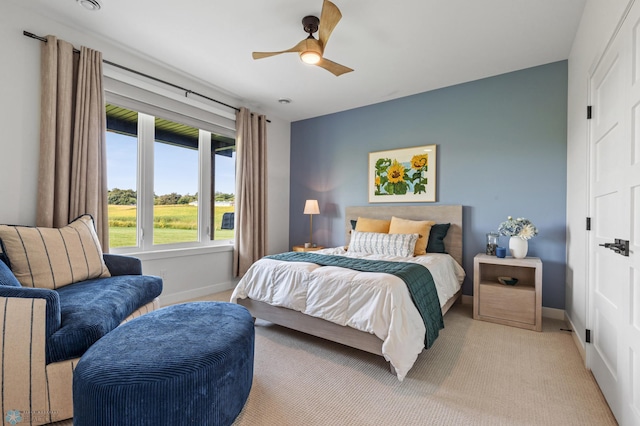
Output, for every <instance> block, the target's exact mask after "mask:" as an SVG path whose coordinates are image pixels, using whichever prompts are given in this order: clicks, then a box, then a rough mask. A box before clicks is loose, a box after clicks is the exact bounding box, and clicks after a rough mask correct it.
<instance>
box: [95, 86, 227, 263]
mask: <svg viewBox="0 0 640 426" xmlns="http://www.w3.org/2000/svg"><path fill="white" fill-rule="evenodd" d="M107 99H108V100H109V97H108V98H107ZM124 103H126V102H124ZM136 109H138V108H136ZM136 109H133V108H127V107H125V106H120V105H117V104H116V103H108V104H107V105H106V113H107V185H108V190H109V246H110V247H111V248H116V249H118V248H119V249H122V250H124V251H127V250H129V251H131V249H137V250H158V249H163V248H179V247H191V246H196V245H206V244H211V242H212V241H214V242H215V241H218V242H219V241H227V242H228V241H229V240H233V238H234V229H233V214H234V204H235V203H234V202H235V198H234V193H235V140H234V139H233V138H231V137H230V136H229V135H228V134H227V135H223V134H218V133H215V132H212V131H210V130H206V129H203V128H202V127H207V123H202V122H199V120H197V119H191V118H190V117H186V116H181V115H180V114H175V113H172V112H171V111H166V112H165V114H161V113H162V112H163V111H161V110H159V109H158V108H155V109H154V110H152V111H151V112H153V113H154V114H155V115H150V114H148V113H146V112H142V111H137V110H136ZM140 109H142V108H140ZM227 133H228V132H227Z"/></svg>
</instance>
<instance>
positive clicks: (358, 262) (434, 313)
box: [266, 252, 444, 348]
mask: <svg viewBox="0 0 640 426" xmlns="http://www.w3.org/2000/svg"><path fill="white" fill-rule="evenodd" d="M266 258H267V259H274V260H282V261H287V262H309V263H315V264H316V265H320V266H338V267H341V268H348V269H353V270H355V271H360V272H383V273H386V274H392V275H395V276H397V277H398V278H401V279H402V280H403V281H404V282H405V284H406V285H407V288H408V289H409V293H410V294H411V298H412V299H413V303H414V305H415V306H416V308H418V311H419V312H420V315H421V316H422V320H423V321H424V325H425V327H426V329H427V332H426V335H425V339H424V345H425V347H426V348H430V347H431V345H432V344H433V342H434V341H435V340H436V338H437V337H438V333H439V331H440V330H441V329H443V328H444V321H443V319H442V309H440V301H439V299H438V292H437V291H436V286H435V283H434V281H433V277H432V276H431V272H429V269H427V267H426V266H424V265H420V264H418V263H408V262H388V261H384V260H368V259H354V258H349V257H344V256H329V255H324V254H316V253H306V252H289V253H281V254H275V255H272V256H266Z"/></svg>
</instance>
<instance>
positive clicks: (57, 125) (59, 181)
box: [36, 36, 109, 252]
mask: <svg viewBox="0 0 640 426" xmlns="http://www.w3.org/2000/svg"><path fill="white" fill-rule="evenodd" d="M41 68H42V69H41V90H42V94H41V118H40V164H39V174H38V207H37V208H38V211H37V215H36V222H37V225H38V226H46V227H55V228H59V227H63V226H65V225H67V224H68V223H69V222H70V221H71V220H73V219H75V218H76V217H78V216H80V215H82V214H85V213H89V214H90V215H92V216H93V218H94V220H95V224H96V231H97V234H98V238H99V239H100V242H101V243H102V247H103V251H105V252H107V251H108V242H109V224H108V221H107V181H106V179H107V178H106V117H105V109H104V90H103V84H102V54H101V53H100V52H96V51H94V50H91V49H87V48H86V47H82V48H81V50H80V54H79V55H74V53H73V46H72V45H71V44H69V43H67V42H65V41H63V40H57V39H56V37H53V36H47V42H46V43H44V44H43V46H42V65H41Z"/></svg>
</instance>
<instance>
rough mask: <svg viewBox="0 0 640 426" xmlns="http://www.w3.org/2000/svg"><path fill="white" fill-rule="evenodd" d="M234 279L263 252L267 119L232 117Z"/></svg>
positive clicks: (245, 112) (244, 113) (243, 112)
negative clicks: (234, 179)
mask: <svg viewBox="0 0 640 426" xmlns="http://www.w3.org/2000/svg"><path fill="white" fill-rule="evenodd" d="M236 133H237V134H236V207H235V221H236V223H235V229H236V232H235V247H234V256H233V272H234V276H236V277H241V276H243V275H244V274H245V273H246V272H247V270H248V269H249V267H250V266H251V265H252V264H253V263H254V262H255V261H256V260H258V259H260V258H261V257H263V256H264V255H265V254H266V250H267V226H266V224H267V118H266V117H265V116H264V115H257V114H251V112H250V111H249V110H248V109H246V108H240V111H238V112H237V114H236Z"/></svg>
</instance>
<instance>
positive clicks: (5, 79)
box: [0, 1, 290, 303]
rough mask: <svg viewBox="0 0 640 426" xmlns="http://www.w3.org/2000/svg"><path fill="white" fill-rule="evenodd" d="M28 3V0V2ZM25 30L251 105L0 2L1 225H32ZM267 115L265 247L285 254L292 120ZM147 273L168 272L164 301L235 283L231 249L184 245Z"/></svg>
mask: <svg viewBox="0 0 640 426" xmlns="http://www.w3.org/2000/svg"><path fill="white" fill-rule="evenodd" d="M25 3H26V2H25ZM23 30H26V31H29V32H32V33H34V34H37V35H40V36H45V35H48V34H52V35H55V36H57V37H58V38H61V39H64V40H66V41H69V42H71V43H73V44H74V45H75V46H76V47H78V46H81V45H84V46H88V47H91V48H93V49H96V50H100V51H101V52H102V53H103V57H104V58H105V59H108V60H110V61H112V62H115V63H118V64H120V65H124V66H127V67H130V68H132V69H135V70H138V71H141V72H144V73H147V74H149V75H152V76H154V77H158V78H161V79H164V80H167V81H170V82H172V83H175V84H178V85H181V86H183V87H187V88H189V89H191V90H194V91H196V92H199V93H202V94H205V95H207V96H210V97H212V98H215V99H219V100H221V101H223V102H225V103H228V104H230V105H237V106H243V105H244V106H248V107H249V108H250V109H251V104H250V101H246V102H245V101H242V100H239V99H236V98H235V97H234V96H233V95H231V94H229V93H223V91H222V90H218V89H215V88H212V87H210V86H207V85H206V84H204V83H202V82H199V81H196V80H194V79H193V78H190V77H189V76H186V75H183V74H181V73H180V72H178V71H177V70H175V69H172V68H171V67H170V66H167V65H166V64H159V63H157V62H154V61H153V60H151V59H149V58H145V57H144V56H143V55H142V54H139V53H137V52H132V51H129V50H128V49H127V48H126V47H123V46H115V45H113V44H111V43H110V42H109V41H107V40H104V39H99V38H96V37H94V36H92V35H90V34H85V33H82V32H80V31H77V30H75V29H73V28H70V27H67V26H66V25H64V24H62V23H59V22H56V21H54V20H52V19H49V18H48V17H44V16H41V15H38V14H37V13H34V12H33V11H31V10H28V9H23V8H22V7H21V6H19V5H17V4H13V3H10V2H6V1H2V2H0V57H2V58H3V60H2V61H0V129H2V131H1V133H0V223H11V224H24V225H33V224H34V223H35V207H36V192H37V167H38V155H39V153H38V151H39V116H40V113H39V111H40V82H39V77H40V44H41V42H40V41H37V40H34V39H30V38H27V37H25V36H24V35H23V34H22V32H23ZM256 112H259V113H266V114H267V116H268V118H269V119H270V120H271V123H270V124H269V125H268V127H267V135H268V164H269V165H272V166H271V167H270V168H269V170H268V200H269V206H268V251H269V253H277V252H282V251H286V250H287V249H288V244H289V220H288V218H289V168H288V167H277V165H278V164H289V145H290V123H289V122H287V121H284V120H281V119H278V117H275V116H270V115H269V114H268V111H256ZM139 257H140V258H141V259H142V261H143V269H144V272H145V273H149V274H155V275H163V276H164V279H165V289H164V291H163V296H162V298H161V301H162V303H170V302H177V301H181V300H185V299H187V298H191V297H198V296H202V295H205V294H208V293H211V292H214V291H220V290H224V289H228V288H231V287H232V286H233V285H234V284H235V280H234V279H233V277H232V274H231V269H232V266H231V260H232V255H231V246H226V247H214V248H206V249H194V250H180V251H173V252H167V253H162V254H157V255H155V254H154V255H151V254H142V255H140V256H139Z"/></svg>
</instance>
